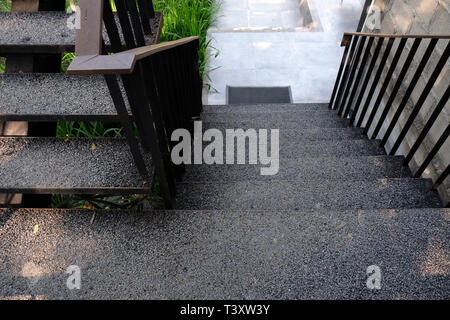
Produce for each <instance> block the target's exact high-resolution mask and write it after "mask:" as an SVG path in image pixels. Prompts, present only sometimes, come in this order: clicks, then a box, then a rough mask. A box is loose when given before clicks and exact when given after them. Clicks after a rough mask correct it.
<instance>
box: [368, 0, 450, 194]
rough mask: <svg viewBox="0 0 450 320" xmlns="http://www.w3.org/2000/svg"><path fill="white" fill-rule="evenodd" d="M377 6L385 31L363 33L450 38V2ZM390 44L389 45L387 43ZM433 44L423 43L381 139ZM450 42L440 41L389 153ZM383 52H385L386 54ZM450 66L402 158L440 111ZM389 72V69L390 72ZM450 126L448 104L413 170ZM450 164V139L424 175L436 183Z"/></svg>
mask: <svg viewBox="0 0 450 320" xmlns="http://www.w3.org/2000/svg"><path fill="white" fill-rule="evenodd" d="M374 4H375V5H377V6H379V7H380V9H381V30H377V31H370V30H368V28H367V27H364V29H363V32H372V33H385V34H450V0H374ZM386 42H387V41H385V43H386ZM429 42H430V40H422V43H421V45H420V47H419V49H418V51H417V53H416V54H415V56H414V60H413V62H412V64H411V67H410V68H409V71H408V73H407V76H406V78H405V80H404V81H403V85H402V87H401V89H400V91H399V93H398V94H397V97H396V99H395V101H394V104H393V107H392V108H391V110H390V112H389V114H388V118H387V120H388V121H385V123H386V124H385V126H384V127H383V128H382V130H381V133H380V134H379V137H380V136H382V134H384V132H385V131H386V128H387V124H388V123H389V120H390V119H391V118H392V116H393V114H394V113H395V110H396V107H397V106H398V105H399V104H400V102H401V101H402V99H403V96H404V93H405V91H406V89H407V85H408V83H410V81H411V79H412V77H413V75H414V73H415V70H416V67H417V66H418V64H419V62H420V61H421V59H422V57H423V54H424V52H425V50H426V48H427V46H428V44H429ZM398 43H399V40H398V39H397V40H396V41H395V45H394V47H393V49H392V51H391V54H390V59H389V61H388V64H389V63H390V62H391V61H392V58H393V56H394V54H395V52H396V49H397V46H398ZM412 43H413V40H408V42H407V44H406V50H405V51H406V52H405V54H404V55H403V57H402V58H401V59H400V61H399V64H398V66H397V68H396V70H395V72H394V77H393V79H392V80H391V81H390V84H389V87H388V90H387V92H386V93H385V94H384V97H383V102H382V105H381V107H380V109H381V110H382V109H383V108H384V105H385V103H386V102H387V100H388V98H389V96H390V94H391V92H392V89H393V87H394V85H395V82H396V80H397V77H398V75H399V73H400V70H401V68H402V66H403V64H404V62H405V60H406V56H407V54H408V53H409V50H410V49H411V47H412ZM448 43H449V41H448V40H439V41H438V43H437V46H436V49H435V50H434V53H433V55H432V56H431V58H430V60H429V62H428V63H427V65H426V67H425V70H424V71H423V72H422V74H421V77H420V80H419V82H418V84H417V85H416V87H415V89H414V91H413V93H412V95H411V97H410V98H409V101H408V104H407V106H406V109H405V111H404V112H403V114H402V116H401V118H400V121H399V125H398V126H397V127H396V128H395V129H394V131H393V133H392V134H391V137H390V139H389V141H388V144H387V150H388V151H389V150H390V149H391V147H392V145H393V143H394V142H395V140H394V139H395V138H396V137H397V136H398V134H399V133H400V131H401V129H402V127H403V125H404V124H405V122H406V120H407V119H408V116H409V114H410V112H411V110H412V108H413V107H414V106H415V104H416V103H417V101H418V99H419V97H420V94H421V93H422V91H423V89H424V87H425V85H426V84H427V82H428V79H429V78H430V75H431V74H432V72H433V70H434V68H435V66H436V64H437V61H438V60H439V59H440V57H441V56H442V53H443V52H444V50H445V48H446V46H447V44H448ZM382 52H383V51H382ZM449 66H450V62H449V61H447V64H446V66H445V67H444V70H443V71H442V72H441V74H440V76H439V77H438V79H437V81H436V83H435V84H434V86H433V89H432V92H431V94H430V95H429V96H428V98H427V100H426V101H425V104H424V105H423V107H422V109H421V112H420V114H419V116H418V117H417V118H416V121H415V122H414V125H413V127H412V128H411V129H410V130H409V133H408V135H407V136H406V140H405V142H404V143H403V144H402V146H401V147H400V148H399V151H398V154H403V155H406V154H407V152H408V151H409V149H410V148H411V146H412V145H413V144H414V142H415V141H416V139H417V136H418V134H419V133H420V130H421V129H422V128H423V126H424V124H425V123H426V121H427V120H428V118H429V116H430V115H431V113H432V112H433V110H434V108H435V107H436V105H437V103H438V101H439V100H440V99H441V97H442V96H443V94H444V92H445V90H446V89H447V87H448V85H449V84H450V72H448V68H449ZM386 69H387V68H386ZM386 72H387V71H386ZM381 85H382V83H380V84H379V86H378V90H379V89H380V88H381ZM377 96H378V92H377V93H376V94H375V96H374V99H376V97H377ZM379 113H380V112H378V115H379ZM449 123H450V103H448V102H447V104H446V106H445V109H444V111H443V113H442V114H441V116H440V117H439V119H438V121H437V122H436V123H435V124H434V126H433V127H432V129H431V131H430V134H429V135H428V137H427V138H426V140H425V141H424V143H422V146H421V147H420V149H419V150H418V152H417V154H416V156H415V158H414V159H413V161H411V163H410V168H411V169H412V170H413V171H415V170H416V169H417V168H418V166H420V165H421V164H422V162H423V160H424V159H425V157H426V155H427V154H428V153H429V151H430V150H431V148H432V146H434V143H435V142H436V141H437V140H438V138H439V137H440V136H441V134H442V132H443V131H444V130H445V128H446V127H447V126H448V125H449ZM449 163H450V139H447V141H446V143H445V144H444V146H443V147H442V148H441V150H440V152H439V153H438V155H437V156H436V157H435V160H434V161H433V163H432V165H430V167H429V169H427V170H426V172H425V173H424V177H429V178H432V179H433V180H434V179H436V178H437V177H438V176H439V174H440V173H441V172H442V170H443V169H445V167H446V166H447V165H448V164H449ZM449 180H450V179H447V181H446V183H444V184H443V186H442V187H441V188H440V189H439V192H440V194H441V196H442V197H443V198H444V201H445V202H447V203H448V202H449V201H450V197H449V190H450V189H449V185H450V181H449Z"/></svg>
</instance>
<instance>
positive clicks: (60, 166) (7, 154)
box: [0, 138, 152, 194]
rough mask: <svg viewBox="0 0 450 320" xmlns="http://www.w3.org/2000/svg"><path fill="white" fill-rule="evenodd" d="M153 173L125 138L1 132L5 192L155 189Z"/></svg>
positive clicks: (0, 178)
mask: <svg viewBox="0 0 450 320" xmlns="http://www.w3.org/2000/svg"><path fill="white" fill-rule="evenodd" d="M146 161H147V166H148V168H151V165H152V163H151V158H150V156H149V155H147V158H146ZM149 171H150V170H149ZM150 179H151V178H150V177H146V178H142V177H141V176H140V174H139V172H138V170H137V168H136V166H135V164H134V161H133V158H132V155H131V152H130V149H129V147H128V144H127V142H126V140H125V139H121V138H118V139H109V138H98V139H88V138H80V139H79V138H73V139H72V138H71V139H62V138H0V193H44V194H45V193H49V194H63V193H70V194H77V193H90V194H136V193H149V192H150V191H151V190H150V185H151V181H150Z"/></svg>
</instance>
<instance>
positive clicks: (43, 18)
mask: <svg viewBox="0 0 450 320" xmlns="http://www.w3.org/2000/svg"><path fill="white" fill-rule="evenodd" d="M70 16H71V15H70V14H67V13H65V12H59V11H47V12H46V11H39V12H0V53H2V54H6V53H30V52H33V53H62V52H74V49H75V29H73V30H71V29H69V27H68V25H67V23H68V22H67V21H68V18H69V17H70ZM116 21H118V17H117V16H116ZM117 25H118V26H119V33H120V37H121V39H122V42H123V36H122V32H121V29H120V25H119V24H117ZM151 25H152V28H153V29H152V30H153V35H152V36H149V37H148V38H147V39H146V42H147V43H148V44H152V43H155V40H156V35H157V34H158V32H157V31H158V30H159V29H160V28H161V15H160V14H159V13H157V15H156V18H155V19H152V21H151ZM103 39H104V40H105V43H106V44H107V45H109V38H108V35H107V32H106V30H105V29H104V30H103Z"/></svg>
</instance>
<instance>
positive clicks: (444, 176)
mask: <svg viewBox="0 0 450 320" xmlns="http://www.w3.org/2000/svg"><path fill="white" fill-rule="evenodd" d="M449 174H450V164H449V165H448V166H447V168H446V169H445V170H444V172H442V174H441V175H440V176H439V178H438V179H437V180H436V182H435V183H434V186H433V189H437V188H438V187H439V186H440V185H441V184H442V183H443V182H444V180H445V179H447V177H448V175H449Z"/></svg>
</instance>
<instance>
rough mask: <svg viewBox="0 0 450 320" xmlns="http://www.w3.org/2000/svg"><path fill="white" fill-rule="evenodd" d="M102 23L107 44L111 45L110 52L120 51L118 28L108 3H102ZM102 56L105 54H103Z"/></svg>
mask: <svg viewBox="0 0 450 320" xmlns="http://www.w3.org/2000/svg"><path fill="white" fill-rule="evenodd" d="M103 22H104V24H105V28H106V32H107V34H108V38H109V42H110V43H111V47H112V51H113V52H119V51H121V50H122V43H121V41H120V35H119V28H118V27H117V24H116V20H115V19H114V14H113V11H112V8H111V3H110V2H109V1H103ZM103 54H106V52H104V53H103Z"/></svg>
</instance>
